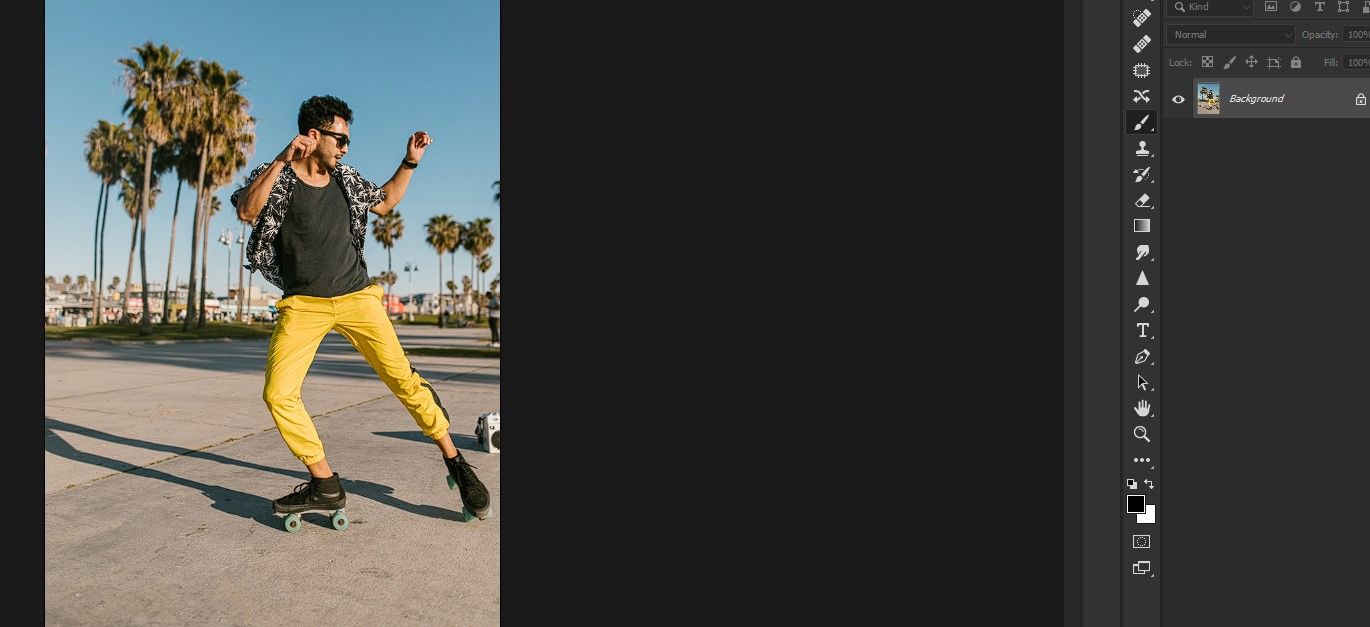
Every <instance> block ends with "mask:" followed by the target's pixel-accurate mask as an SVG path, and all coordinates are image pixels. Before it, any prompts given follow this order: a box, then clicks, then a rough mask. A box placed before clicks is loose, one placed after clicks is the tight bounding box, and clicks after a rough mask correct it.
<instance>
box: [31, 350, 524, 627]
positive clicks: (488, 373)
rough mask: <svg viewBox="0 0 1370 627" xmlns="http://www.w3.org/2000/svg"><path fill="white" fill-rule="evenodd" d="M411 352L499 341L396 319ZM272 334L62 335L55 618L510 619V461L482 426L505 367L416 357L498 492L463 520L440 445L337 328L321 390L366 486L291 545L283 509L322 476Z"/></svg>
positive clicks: (51, 468)
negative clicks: (479, 436) (294, 447)
mask: <svg viewBox="0 0 1370 627" xmlns="http://www.w3.org/2000/svg"><path fill="white" fill-rule="evenodd" d="M396 329H397V331H398V332H399V333H400V341H401V342H402V343H403V344H404V345H405V346H406V347H418V346H462V345H467V346H479V345H483V344H484V342H485V341H487V340H488V333H489V331H488V330H486V329H437V328H436V327H418V326H415V327H411V326H405V325H401V326H398V327H396ZM265 351H266V341H265V340H243V341H235V342H220V343H175V344H161V345H157V344H137V345H132V344H130V345H107V344H94V343H73V342H48V343H47V344H46V355H45V359H44V361H45V389H44V398H45V403H44V409H45V414H46V415H45V417H44V427H45V438H44V445H45V450H46V453H45V455H44V460H45V465H44V495H45V516H44V520H45V523H44V531H45V537H44V546H45V558H44V561H45V583H46V586H45V600H46V621H45V622H46V623H47V624H53V625H84V624H100V625H108V624H191V623H194V624H200V623H224V624H236V625H258V624H275V623H281V622H309V623H321V622H329V623H336V624H462V625H480V624H497V623H498V622H499V615H500V583H499V582H500V560H499V547H500V533H499V530H500V516H501V514H500V505H501V500H500V480H499V477H500V472H499V470H500V463H499V462H500V456H501V455H502V454H489V453H485V452H484V451H483V450H481V449H480V447H479V445H478V444H477V442H476V440H475V438H474V437H473V435H472V431H473V429H474V428H475V421H476V417H477V416H478V415H479V414H481V413H484V412H487V411H495V410H498V409H499V376H500V360H498V359H486V358H447V357H424V356H414V357H412V358H411V362H412V363H413V365H414V367H415V368H417V369H418V370H419V372H420V373H421V374H423V375H424V377H425V378H427V379H428V380H429V381H431V382H432V383H433V386H434V388H435V389H436V390H437V392H438V394H439V396H440V397H441V398H442V402H443V404H444V405H445V406H446V407H447V410H448V412H449V414H450V415H451V420H452V431H451V433H452V437H453V441H454V442H455V443H456V445H457V446H458V447H459V448H461V449H462V454H463V455H465V456H466V457H467V459H468V460H469V461H470V462H471V463H472V464H473V465H474V466H476V467H477V470H476V473H477V474H478V475H479V476H480V478H481V480H482V481H484V482H485V484H486V486H487V487H488V488H489V489H490V492H491V496H492V500H493V502H494V505H493V509H494V511H493V512H492V514H491V516H490V517H489V518H487V519H486V520H483V521H472V522H470V523H464V522H461V517H460V511H461V505H460V500H459V498H458V497H457V495H456V492H455V491H449V490H448V488H447V484H446V480H445V475H446V470H445V469H444V467H443V464H442V461H441V459H440V457H439V454H438V449H437V447H436V446H434V445H433V444H432V443H431V442H430V441H428V439H427V438H425V437H423V435H422V434H420V433H419V432H418V430H417V428H416V426H415V424H414V421H413V419H412V418H410V416H409V414H408V412H406V411H405V410H404V408H403V406H402V405H400V403H399V401H398V400H396V399H395V397H394V396H393V395H392V394H391V393H390V391H389V389H387V388H386V387H385V385H384V384H383V383H381V382H380V380H379V379H378V378H377V377H376V376H375V373H374V372H373V371H372V370H371V369H370V367H369V366H368V365H367V364H366V362H365V361H364V360H363V359H362V358H361V356H360V355H359V354H358V353H357V352H356V351H355V350H354V349H353V348H352V347H351V346H350V345H349V344H348V343H347V342H346V340H344V339H343V338H342V337H340V336H338V335H337V334H332V333H330V334H329V335H328V337H327V338H326V339H325V340H324V342H323V344H322V345H321V346H320V349H319V354H318V357H317V358H316V359H315V362H314V365H313V367H312V368H311V369H310V374H309V376H308V378H307V379H306V381H305V385H304V390H303V398H304V402H305V405H306V407H308V408H309V411H310V413H311V414H313V415H314V416H315V423H316V425H317V427H318V429H319V432H320V435H321V436H322V438H323V441H324V446H325V449H326V450H327V453H328V458H329V462H330V464H331V465H332V466H333V467H334V469H335V470H336V471H337V472H338V473H339V475H341V476H342V478H343V486H344V488H345V489H346V490H347V492H348V507H347V510H348V514H349V516H350V518H351V527H350V528H349V529H347V530H346V531H342V532H339V531H336V530H334V529H333V528H332V527H331V526H329V525H328V518H327V517H326V516H325V515H324V514H323V513H321V512H313V513H309V514H306V515H305V516H304V523H305V524H304V528H303V529H302V530H301V531H300V532H298V533H293V534H287V533H286V532H285V531H284V529H283V528H282V526H281V519H280V517H278V516H276V515H275V514H273V513H272V512H271V500H272V499H274V498H277V497H279V496H281V495H283V494H286V493H287V492H289V491H290V490H291V489H292V488H294V486H295V485H297V484H298V483H300V482H302V481H304V480H306V478H307V472H306V471H305V469H304V467H303V465H301V464H300V463H299V462H298V460H296V459H295V458H294V457H293V456H291V454H290V452H289V450H288V449H286V447H285V443H284V442H283V441H282V440H281V437H280V435H279V434H278V433H277V431H276V429H275V426H274V424H273V423H272V421H271V416H270V414H269V413H267V411H266V407H265V405H264V404H263V403H262V400H261V388H262V377H263V374H262V367H263V364H264V361H265Z"/></svg>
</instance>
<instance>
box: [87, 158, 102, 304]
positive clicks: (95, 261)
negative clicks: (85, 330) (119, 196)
mask: <svg viewBox="0 0 1370 627" xmlns="http://www.w3.org/2000/svg"><path fill="white" fill-rule="evenodd" d="M104 197H105V177H104V176H103V175H102V176H101V177H100V195H99V196H96V197H95V239H94V241H92V242H91V246H90V265H91V272H90V276H91V278H92V279H94V280H95V283H96V287H95V289H94V290H92V291H91V297H90V304H91V306H92V307H94V308H93V309H92V310H91V313H92V314H95V321H94V322H92V324H100V322H99V320H100V316H99V315H98V314H99V312H100V287H99V283H100V201H101V199H103V198H104Z"/></svg>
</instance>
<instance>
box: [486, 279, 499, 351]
mask: <svg viewBox="0 0 1370 627" xmlns="http://www.w3.org/2000/svg"><path fill="white" fill-rule="evenodd" d="M485 297H486V298H487V299H489V300H490V304H489V305H486V309H489V310H490V317H489V320H490V345H491V346H493V347H495V348H499V296H496V295H495V293H494V292H493V291H490V292H486V293H485Z"/></svg>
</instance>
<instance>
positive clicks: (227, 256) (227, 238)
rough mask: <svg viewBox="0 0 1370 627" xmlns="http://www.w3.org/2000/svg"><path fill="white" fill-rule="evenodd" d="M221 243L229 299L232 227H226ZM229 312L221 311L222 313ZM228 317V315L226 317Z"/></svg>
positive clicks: (220, 236) (231, 269) (225, 295)
mask: <svg viewBox="0 0 1370 627" xmlns="http://www.w3.org/2000/svg"><path fill="white" fill-rule="evenodd" d="M219 243H220V244H223V245H224V300H225V301H227V300H228V293H229V291H230V290H232V289H233V254H232V253H230V252H229V251H228V247H229V245H230V244H232V243H233V231H232V229H224V232H223V233H221V234H220V235H219ZM225 313H227V312H224V311H221V312H220V314H221V315H222V314H225ZM224 319H225V320H227V319H228V317H227V316H225V317H224Z"/></svg>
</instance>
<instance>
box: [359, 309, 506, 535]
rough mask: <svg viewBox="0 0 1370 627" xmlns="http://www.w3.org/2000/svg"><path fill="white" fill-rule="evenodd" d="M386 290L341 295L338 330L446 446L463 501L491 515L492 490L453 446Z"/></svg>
mask: <svg viewBox="0 0 1370 627" xmlns="http://www.w3.org/2000/svg"><path fill="white" fill-rule="evenodd" d="M383 294H384V292H383V291H382V290H381V288H380V287H379V286H375V285H373V286H370V287H367V288H365V289H363V290H361V291H359V292H356V293H354V294H349V295H347V296H345V297H341V298H339V299H337V301H338V302H337V315H338V318H337V325H336V327H335V328H336V330H337V331H338V333H340V334H342V336H343V337H345V338H347V341H349V342H351V343H352V346H354V347H356V349H357V351H358V352H360V353H361V354H362V356H363V357H365V358H366V362H367V363H368V364H371V368H372V369H373V370H375V371H376V374H377V375H379V376H380V378H381V381H384V382H385V385H386V386H387V387H389V388H390V391H391V392H392V393H394V394H395V397H396V398H398V399H399V400H400V403H402V404H403V405H404V408H405V409H407V410H409V415H410V416H412V417H413V418H414V422H415V423H416V424H418V426H419V429H420V430H421V431H423V434H424V435H426V436H428V437H429V438H431V439H432V440H433V443H434V444H437V445H438V448H439V449H441V450H442V456H443V461H444V462H445V463H446V464H447V467H448V472H449V473H450V474H451V475H452V477H453V479H455V480H456V481H457V483H458V484H459V487H460V488H461V496H462V502H463V503H464V504H466V505H467V507H469V508H470V509H471V510H472V512H473V513H474V514H475V515H476V516H478V517H480V518H485V516H486V515H487V513H488V512H489V509H490V505H489V498H490V497H489V492H488V491H487V490H486V489H485V486H484V484H482V483H481V482H480V480H479V479H477V478H476V475H475V473H474V472H472V471H471V469H470V464H467V463H466V460H465V459H463V458H462V457H461V452H460V451H458V450H457V447H456V446H455V445H453V444H452V437H451V435H450V434H449V433H448V432H447V430H448V427H449V426H451V424H450V422H449V421H448V418H447V410H446V409H444V408H443V407H442V403H441V401H440V400H439V399H438V394H437V391H436V390H434V389H433V386H432V384H430V383H429V382H428V381H426V380H425V379H424V378H423V377H421V376H419V373H418V371H416V370H415V369H414V367H413V366H411V365H410V364H409V358H408V357H406V356H405V354H404V348H403V347H401V346H400V339H399V336H397V335H396V334H395V326H394V324H393V323H391V322H390V318H389V317H387V316H386V315H385V308H384V307H383V306H382V305H381V296H382V295H383Z"/></svg>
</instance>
